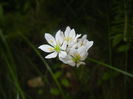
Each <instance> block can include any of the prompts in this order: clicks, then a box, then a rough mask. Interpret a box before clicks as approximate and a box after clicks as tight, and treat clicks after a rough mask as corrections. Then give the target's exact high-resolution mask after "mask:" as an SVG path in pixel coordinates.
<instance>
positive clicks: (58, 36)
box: [55, 30, 64, 45]
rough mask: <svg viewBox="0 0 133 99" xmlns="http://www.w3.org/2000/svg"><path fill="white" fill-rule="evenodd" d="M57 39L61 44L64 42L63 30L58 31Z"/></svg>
mask: <svg viewBox="0 0 133 99" xmlns="http://www.w3.org/2000/svg"><path fill="white" fill-rule="evenodd" d="M55 39H56V43H58V44H59V45H61V44H62V42H63V40H64V34H63V32H62V31H60V30H59V31H58V32H57V33H56V35H55Z"/></svg>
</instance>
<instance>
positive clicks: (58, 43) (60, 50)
mask: <svg viewBox="0 0 133 99" xmlns="http://www.w3.org/2000/svg"><path fill="white" fill-rule="evenodd" d="M45 39H46V40H47V42H48V43H49V44H50V45H47V44H43V45H41V46H39V47H38V48H39V49H41V50H42V51H44V52H47V53H50V54H49V55H47V56H46V57H45V58H48V59H49V58H55V57H56V56H57V55H58V54H59V58H60V57H65V56H66V55H67V53H66V51H65V50H66V43H65V42H63V39H64V35H63V32H62V31H60V30H59V31H58V32H57V33H56V35H55V38H54V37H53V36H52V35H51V34H49V33H45Z"/></svg>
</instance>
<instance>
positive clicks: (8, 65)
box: [0, 32, 26, 99]
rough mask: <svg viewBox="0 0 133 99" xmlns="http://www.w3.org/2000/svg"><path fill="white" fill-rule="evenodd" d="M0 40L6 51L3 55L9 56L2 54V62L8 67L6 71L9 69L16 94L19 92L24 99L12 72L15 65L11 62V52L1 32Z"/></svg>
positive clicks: (23, 98)
mask: <svg viewBox="0 0 133 99" xmlns="http://www.w3.org/2000/svg"><path fill="white" fill-rule="evenodd" d="M0 38H1V40H2V42H3V44H4V46H5V47H6V50H7V52H5V53H7V54H8V55H9V57H8V55H6V54H5V53H4V54H5V55H4V61H5V63H6V65H7V67H8V69H9V72H10V74H11V77H12V78H13V80H14V83H15V86H16V88H17V90H18V92H20V95H21V96H22V99H26V98H25V95H24V92H23V91H22V89H21V88H20V85H19V83H18V79H17V77H16V73H15V72H14V69H13V66H14V65H15V64H14V62H13V58H12V54H11V52H10V49H9V47H8V45H7V42H6V39H5V38H4V35H3V34H2V32H0ZM3 52H4V51H3Z"/></svg>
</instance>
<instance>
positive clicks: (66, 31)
mask: <svg viewBox="0 0 133 99" xmlns="http://www.w3.org/2000/svg"><path fill="white" fill-rule="evenodd" d="M70 31H71V28H70V27H69V26H67V27H66V30H65V32H64V33H65V37H68V36H69V33H70Z"/></svg>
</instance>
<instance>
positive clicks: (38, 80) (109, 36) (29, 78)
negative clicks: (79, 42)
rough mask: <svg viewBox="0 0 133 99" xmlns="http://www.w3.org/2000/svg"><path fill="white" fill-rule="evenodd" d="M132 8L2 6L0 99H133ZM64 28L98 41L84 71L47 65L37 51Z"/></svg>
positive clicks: (111, 0) (60, 2) (23, 0)
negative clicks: (48, 38)
mask: <svg viewBox="0 0 133 99" xmlns="http://www.w3.org/2000/svg"><path fill="white" fill-rule="evenodd" d="M132 5H133V0H1V1H0V99H132V94H133V75H132V74H133V58H132V56H133V14H132V13H133V6H132ZM66 26H70V27H71V28H75V30H76V33H78V34H87V35H88V39H89V40H92V41H94V45H93V47H92V48H91V49H90V50H89V56H88V59H86V65H85V66H80V67H79V68H76V67H71V66H68V65H65V64H63V63H62V62H60V61H59V60H58V59H50V60H45V59H44V57H45V55H47V54H46V53H44V52H42V51H40V50H39V49H38V46H40V45H41V44H44V43H47V42H46V40H45V39H44V33H46V32H47V33H51V34H52V35H54V34H55V33H56V32H57V30H59V29H61V30H63V31H64V30H65V28H66ZM89 58H90V59H89ZM104 63H106V64H104ZM118 68H119V69H118ZM122 70H123V71H122ZM128 72H129V73H131V74H128Z"/></svg>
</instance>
